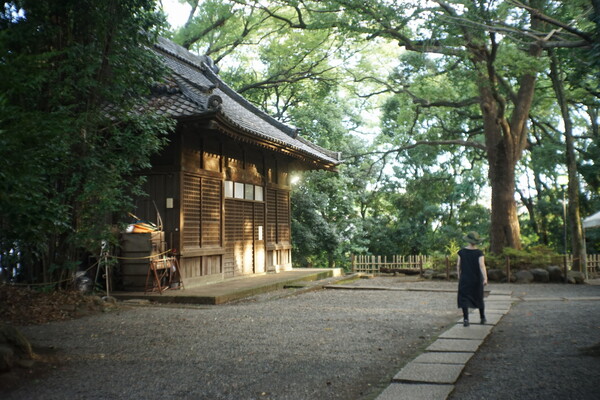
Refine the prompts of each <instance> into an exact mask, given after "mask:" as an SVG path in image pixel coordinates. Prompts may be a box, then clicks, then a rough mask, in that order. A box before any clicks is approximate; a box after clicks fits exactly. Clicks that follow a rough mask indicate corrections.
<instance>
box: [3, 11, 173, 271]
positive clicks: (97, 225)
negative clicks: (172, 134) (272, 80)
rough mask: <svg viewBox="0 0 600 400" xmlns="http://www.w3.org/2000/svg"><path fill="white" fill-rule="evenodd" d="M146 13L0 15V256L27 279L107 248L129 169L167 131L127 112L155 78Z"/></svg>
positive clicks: (130, 181)
mask: <svg viewBox="0 0 600 400" xmlns="http://www.w3.org/2000/svg"><path fill="white" fill-rule="evenodd" d="M154 9H155V4H154V2H153V1H150V0H129V1H116V0H115V1H105V2H96V1H91V0H90V1H87V0H86V1H63V0H61V1H58V0H36V1H13V2H9V3H6V5H5V12H4V13H3V14H1V15H0V54H1V58H0V60H1V61H0V75H1V76H2V77H3V79H2V80H1V81H0V93H2V97H1V98H0V171H2V172H1V174H2V176H1V178H2V179H0V227H1V229H0V254H7V253H8V252H10V251H11V249H15V250H17V251H18V252H19V254H20V256H21V263H22V265H23V267H24V270H23V271H22V273H23V275H24V278H25V279H27V280H29V281H45V282H48V281H51V280H53V279H56V278H57V277H59V276H60V275H61V273H62V271H69V270H72V269H73V266H74V265H76V264H77V263H78V262H79V261H80V260H81V258H82V257H83V255H84V254H85V253H92V254H97V253H98V249H99V246H100V242H101V241H102V240H111V239H112V232H111V224H110V218H111V216H112V215H119V214H121V215H122V214H123V213H124V212H125V211H126V210H129V209H130V207H131V204H130V203H131V195H130V193H131V192H132V191H133V190H136V188H137V187H139V180H138V179H137V178H135V172H136V171H138V170H140V169H141V168H144V167H147V166H148V165H149V164H148V160H149V157H150V155H151V154H152V153H154V152H156V151H157V150H158V149H159V148H160V147H161V146H162V145H163V144H164V141H165V136H164V134H165V133H166V132H167V131H168V130H169V129H170V127H171V123H170V122H169V121H167V120H165V119H164V118H158V117H156V116H154V115H147V114H144V113H142V112H139V111H137V110H138V107H139V102H140V101H143V97H144V96H145V95H146V94H148V93H149V88H150V84H151V83H152V82H153V81H155V80H158V79H160V77H161V74H162V73H163V69H162V67H161V66H160V63H159V62H157V59H156V58H155V56H153V55H152V53H151V52H149V51H148V49H147V46H150V45H151V43H152V41H153V39H154V38H155V37H156V35H157V33H158V30H157V27H160V25H161V24H162V23H163V18H162V16H161V15H159V14H156V13H155V11H154ZM11 10H12V11H11ZM18 10H21V11H20V12H21V14H22V15H23V17H20V18H14V16H13V11H18ZM107 15H110V16H111V17H110V18H107V17H106V16H107Z"/></svg>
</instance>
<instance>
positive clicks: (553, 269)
mask: <svg viewBox="0 0 600 400" xmlns="http://www.w3.org/2000/svg"><path fill="white" fill-rule="evenodd" d="M546 271H548V275H549V277H550V282H564V281H565V274H563V271H562V268H560V267H559V266H558V265H550V266H549V267H547V268H546Z"/></svg>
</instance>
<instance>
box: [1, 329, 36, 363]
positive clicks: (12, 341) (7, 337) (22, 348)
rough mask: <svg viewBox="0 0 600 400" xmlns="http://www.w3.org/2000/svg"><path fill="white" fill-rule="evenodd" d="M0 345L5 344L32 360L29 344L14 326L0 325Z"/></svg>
mask: <svg viewBox="0 0 600 400" xmlns="http://www.w3.org/2000/svg"><path fill="white" fill-rule="evenodd" d="M0 343H5V344H7V345H9V346H11V347H12V348H13V349H15V350H17V351H18V352H20V353H21V354H23V355H25V356H27V357H28V358H33V350H32V349H31V343H29V340H27V338H26V337H25V336H24V335H23V334H22V333H21V331H19V330H18V329H17V328H15V327H14V326H11V325H7V324H0Z"/></svg>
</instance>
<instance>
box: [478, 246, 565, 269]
mask: <svg viewBox="0 0 600 400" xmlns="http://www.w3.org/2000/svg"><path fill="white" fill-rule="evenodd" d="M507 259H508V260H509V262H510V268H511V269H512V270H517V269H534V268H545V267H548V266H550V265H559V266H562V256H561V255H560V254H558V253H556V252H555V251H554V250H552V249H550V248H548V247H546V246H532V247H529V248H527V249H523V250H516V249H511V248H508V247H507V248H505V249H504V251H503V252H502V254H499V255H494V254H486V256H485V263H486V266H487V267H488V269H489V268H498V269H503V270H504V269H506V262H507Z"/></svg>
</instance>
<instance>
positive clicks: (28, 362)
mask: <svg viewBox="0 0 600 400" xmlns="http://www.w3.org/2000/svg"><path fill="white" fill-rule="evenodd" d="M34 364H35V360H25V359H22V358H20V359H18V360H17V366H19V367H20V368H23V369H29V368H31V367H33V365H34Z"/></svg>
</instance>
